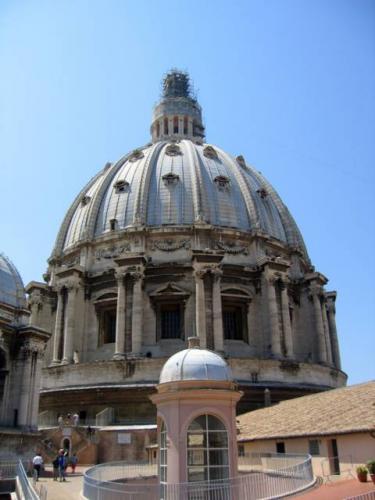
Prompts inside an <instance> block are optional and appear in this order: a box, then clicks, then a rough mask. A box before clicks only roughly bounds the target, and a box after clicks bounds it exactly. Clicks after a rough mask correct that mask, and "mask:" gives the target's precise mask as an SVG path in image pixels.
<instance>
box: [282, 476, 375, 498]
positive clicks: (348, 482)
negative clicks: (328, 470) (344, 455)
mask: <svg viewBox="0 0 375 500" xmlns="http://www.w3.org/2000/svg"><path fill="white" fill-rule="evenodd" d="M369 491H374V492H375V484H374V483H373V482H372V481H371V480H370V481H367V483H360V482H359V481H358V479H341V480H339V481H334V482H332V483H328V484H319V482H318V484H317V486H315V487H314V488H311V489H309V490H308V491H306V492H305V493H300V494H298V495H294V496H293V497H289V498H293V499H295V500H297V499H301V500H343V499H344V498H347V497H351V496H356V495H361V494H363V493H368V492H369ZM374 498H375V493H374Z"/></svg>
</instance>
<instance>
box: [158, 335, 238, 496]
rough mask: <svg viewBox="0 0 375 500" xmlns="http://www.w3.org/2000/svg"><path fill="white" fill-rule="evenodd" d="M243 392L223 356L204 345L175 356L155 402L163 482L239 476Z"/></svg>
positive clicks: (191, 343)
mask: <svg viewBox="0 0 375 500" xmlns="http://www.w3.org/2000/svg"><path fill="white" fill-rule="evenodd" d="M241 396H242V393H241V392H240V391H238V390H237V385H236V384H235V383H234V382H233V378H232V373H231V370H230V368H229V366H228V365H227V363H226V362H225V361H224V359H223V358H222V357H221V356H220V355H218V354H216V353H215V352H212V351H209V350H207V349H200V347H199V338H198V337H191V338H189V346H188V349H185V350H183V351H180V352H178V353H176V354H174V355H173V356H171V357H170V358H169V359H168V360H167V362H166V363H165V365H164V367H163V368H162V370H161V373H160V381H159V384H158V385H157V393H156V394H154V395H152V396H151V400H152V402H153V403H154V404H155V405H156V406H157V421H158V439H159V463H160V484H161V486H162V487H163V485H167V484H171V483H185V482H196V481H215V480H220V479H227V478H230V477H235V476H237V454H238V452H237V440H236V434H237V431H236V404H237V402H238V400H239V399H240V398H241Z"/></svg>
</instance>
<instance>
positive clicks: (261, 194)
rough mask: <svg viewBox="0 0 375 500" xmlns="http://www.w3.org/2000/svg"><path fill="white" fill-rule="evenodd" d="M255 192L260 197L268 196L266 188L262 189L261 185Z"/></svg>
mask: <svg viewBox="0 0 375 500" xmlns="http://www.w3.org/2000/svg"><path fill="white" fill-rule="evenodd" d="M257 193H258V194H259V196H260V197H261V198H263V199H264V198H267V196H268V193H267V190H266V189H264V188H263V187H262V188H260V189H257Z"/></svg>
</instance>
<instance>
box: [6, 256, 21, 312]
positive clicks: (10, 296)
mask: <svg viewBox="0 0 375 500" xmlns="http://www.w3.org/2000/svg"><path fill="white" fill-rule="evenodd" d="M0 302H2V303H3V304H6V305H8V306H12V307H17V308H23V307H26V297H25V289H24V286H23V282H22V279H21V276H20V275H19V272H18V271H17V269H16V267H15V266H14V264H13V263H12V262H11V261H10V260H9V259H8V257H6V256H5V255H4V254H2V253H0Z"/></svg>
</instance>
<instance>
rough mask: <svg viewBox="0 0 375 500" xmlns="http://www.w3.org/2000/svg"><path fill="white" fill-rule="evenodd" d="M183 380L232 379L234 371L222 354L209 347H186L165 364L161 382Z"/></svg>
mask: <svg viewBox="0 0 375 500" xmlns="http://www.w3.org/2000/svg"><path fill="white" fill-rule="evenodd" d="M183 380H224V381H228V382H230V381H232V380H233V378H232V373H231V370H230V368H229V366H228V365H227V363H226V362H225V361H224V360H223V358H222V357H221V356H219V355H218V354H216V353H214V352H212V351H208V350H207V349H199V348H192V349H185V350H183V351H180V352H177V353H176V354H174V355H173V356H171V357H170V358H169V359H168V361H167V362H166V363H165V365H164V366H163V368H162V370H161V373H160V379H159V383H160V384H164V383H166V382H177V381H183Z"/></svg>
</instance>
